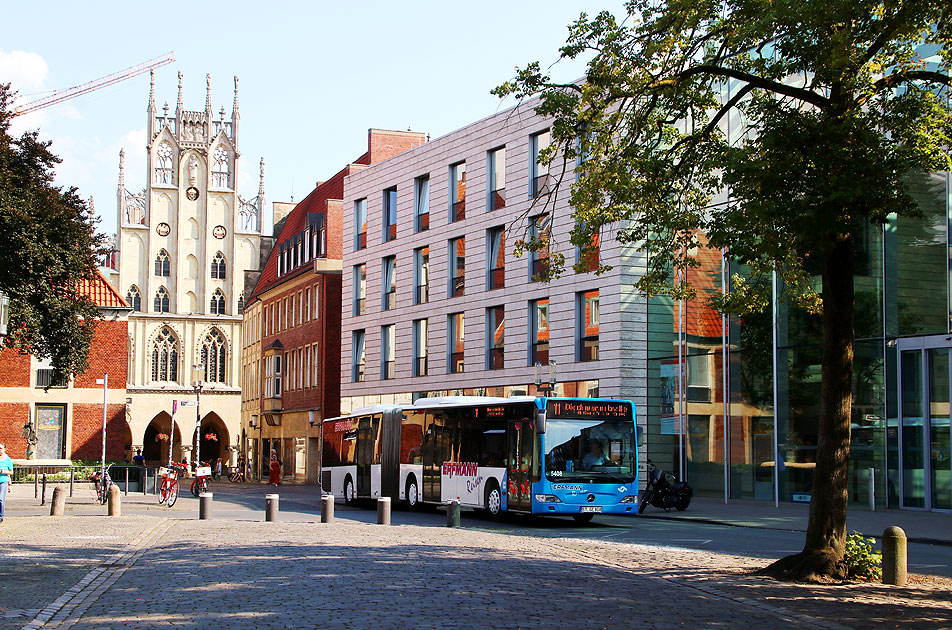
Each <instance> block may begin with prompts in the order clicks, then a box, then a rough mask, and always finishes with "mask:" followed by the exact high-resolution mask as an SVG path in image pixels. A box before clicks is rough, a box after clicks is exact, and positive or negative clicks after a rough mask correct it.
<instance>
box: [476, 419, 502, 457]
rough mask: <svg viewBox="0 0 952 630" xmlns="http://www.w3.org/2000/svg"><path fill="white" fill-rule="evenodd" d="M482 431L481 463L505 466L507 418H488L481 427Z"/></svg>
mask: <svg viewBox="0 0 952 630" xmlns="http://www.w3.org/2000/svg"><path fill="white" fill-rule="evenodd" d="M479 428H480V430H481V431H482V446H481V447H480V454H479V465H480V466H492V467H494V468H504V467H505V466H506V419H505V418H504V417H499V418H486V419H485V420H484V422H483V423H482V426H480V427H479Z"/></svg>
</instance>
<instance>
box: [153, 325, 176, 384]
mask: <svg viewBox="0 0 952 630" xmlns="http://www.w3.org/2000/svg"><path fill="white" fill-rule="evenodd" d="M152 380H153V381H168V382H175V381H178V338H177V337H176V336H175V333H174V332H172V329H171V328H169V327H168V326H165V327H163V328H162V330H160V331H159V334H158V335H156V337H155V343H153V344H152Z"/></svg>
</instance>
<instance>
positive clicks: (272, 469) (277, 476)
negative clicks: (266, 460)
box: [268, 449, 282, 486]
mask: <svg viewBox="0 0 952 630" xmlns="http://www.w3.org/2000/svg"><path fill="white" fill-rule="evenodd" d="M281 466H282V464H281V460H280V459H278V452H277V451H276V450H274V449H271V464H269V466H268V485H269V486H280V485H281Z"/></svg>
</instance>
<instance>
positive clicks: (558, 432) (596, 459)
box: [545, 419, 637, 483]
mask: <svg viewBox="0 0 952 630" xmlns="http://www.w3.org/2000/svg"><path fill="white" fill-rule="evenodd" d="M635 448H637V447H636V446H635V436H634V423H633V422H632V421H631V420H620V419H619V420H615V419H610V420H595V419H585V420H572V419H550V420H549V421H548V422H547V426H546V432H545V475H546V478H547V479H548V480H549V481H565V480H575V481H581V480H587V481H589V482H593V483H599V482H605V483H614V482H619V483H631V482H632V481H634V480H635V472H636V470H635Z"/></svg>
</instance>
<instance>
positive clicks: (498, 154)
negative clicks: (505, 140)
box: [487, 147, 506, 210]
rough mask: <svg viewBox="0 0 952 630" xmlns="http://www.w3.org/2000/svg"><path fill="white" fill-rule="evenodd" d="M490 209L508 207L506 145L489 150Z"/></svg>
mask: <svg viewBox="0 0 952 630" xmlns="http://www.w3.org/2000/svg"><path fill="white" fill-rule="evenodd" d="M487 170H488V172H489V188H488V191H489V209H490V210H498V209H500V208H505V207H506V147H502V148H501V149H496V150H495V151H490V152H489V164H488V169H487Z"/></svg>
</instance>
